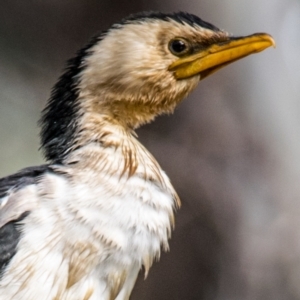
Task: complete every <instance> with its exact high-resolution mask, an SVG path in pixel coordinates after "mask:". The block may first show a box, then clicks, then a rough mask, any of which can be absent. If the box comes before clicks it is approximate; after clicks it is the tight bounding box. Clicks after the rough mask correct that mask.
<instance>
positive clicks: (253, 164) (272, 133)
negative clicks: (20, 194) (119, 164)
mask: <svg viewBox="0 0 300 300" xmlns="http://www.w3.org/2000/svg"><path fill="white" fill-rule="evenodd" d="M141 10H160V11H163V12H173V11H178V10H184V11H187V12H191V13H194V14H197V15H198V16H200V17H201V18H203V19H204V20H206V21H209V22H211V23H213V24H215V25H217V26H218V27H220V28H224V29H226V30H227V31H229V32H231V33H234V34H236V35H246V34H251V33H254V32H262V31H264V32H268V33H270V34H272V35H273V36H274V38H275V40H276V42H277V48H276V49H275V50H274V49H271V48H270V49H268V50H266V51H264V52H263V53H260V54H258V55H254V56H250V57H248V58H246V59H244V60H242V61H239V62H237V63H235V64H233V65H230V66H229V67H227V68H225V69H222V70H221V71H219V72H218V73H216V74H215V75H213V76H212V77H209V78H208V79H205V80H204V81H202V82H201V83H200V85H199V87H198V88H197V90H196V91H195V92H194V93H193V94H192V95H191V96H190V97H189V99H187V100H186V101H184V102H183V103H182V104H181V105H180V107H179V108H178V109H177V111H176V113H175V114H174V115H173V116H168V117H160V118H158V119H157V120H156V122H155V123H153V124H150V125H148V126H145V127H144V128H142V129H140V130H139V131H138V134H139V137H140V140H141V141H142V142H143V143H144V144H145V145H146V147H147V148H148V149H149V150H150V151H151V152H152V153H153V154H154V156H155V157H156V158H157V160H158V161H159V163H160V164H161V165H162V167H163V168H164V169H165V170H166V172H167V174H168V175H169V176H170V178H171V180H172V182H173V184H174V186H175V188H176V189H177V191H178V193H179V195H180V197H181V200H182V208H181V210H180V211H179V212H178V214H177V222H176V230H175V232H174V234H173V237H172V240H171V252H170V253H167V254H163V255H162V257H161V261H160V263H158V264H155V265H154V266H153V268H152V269H151V271H150V274H149V276H148V278H147V280H146V281H144V278H143V274H141V276H140V278H139V280H138V284H137V286H136V288H135V290H134V293H133V295H132V299H133V300H138V299H144V300H150V299H151V300H153V299H156V300H166V299H173V300H177V299H178V300H179V299H180V300H183V299H184V300H194V299H195V300H200V299H205V300H206V299H216V300H227V299H228V300H229V299H230V300H235V299H236V300H240V299H246V300H248V299H249V300H253V299H261V300H265V299H272V300H277V299H280V300H282V299H288V300H292V299H300V284H299V278H300V159H299V157H300V155H299V154H300V99H299V95H300V71H299V70H300V58H299V56H300V36H299V32H300V1H299V0H285V1H282V0H264V1H260V0H244V1H240V0H197V1H196V0H187V1H180V0H165V1H155V0H154V1H143V0H140V1H139V0H131V1H120V0H72V1H70V0H64V1H55V0H43V1H40V0H27V1H15V0H2V1H1V8H0V175H1V176H5V175H8V174H10V173H13V172H15V171H17V170H19V169H21V168H23V167H26V166H30V165H37V164H40V163H42V162H43V158H42V156H41V153H40V152H38V148H39V137H38V134H39V129H38V127H37V120H38V119H39V117H40V111H41V109H42V108H43V107H44V105H45V102H46V100H47V99H48V98H49V95H50V90H51V87H52V86H53V84H54V83H55V81H56V80H57V78H58V76H59V75H60V74H61V71H62V69H63V67H64V63H65V61H66V59H68V58H70V57H71V56H73V55H74V53H75V52H76V50H77V49H79V48H80V47H81V46H83V45H84V44H85V43H86V42H87V41H88V39H89V38H90V37H91V36H93V35H94V34H95V33H97V32H99V31H101V30H104V29H107V28H108V27H109V26H110V25H111V24H113V23H114V22H117V21H119V20H120V19H121V18H123V17H124V16H126V15H128V14H130V13H134V12H138V11H141Z"/></svg>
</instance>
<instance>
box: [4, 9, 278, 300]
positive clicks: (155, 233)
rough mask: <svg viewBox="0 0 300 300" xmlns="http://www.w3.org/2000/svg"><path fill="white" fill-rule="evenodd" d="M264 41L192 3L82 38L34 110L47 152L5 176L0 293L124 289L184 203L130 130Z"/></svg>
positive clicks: (153, 255)
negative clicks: (40, 161)
mask: <svg viewBox="0 0 300 300" xmlns="http://www.w3.org/2000/svg"><path fill="white" fill-rule="evenodd" d="M270 46H275V42H274V40H273V38H272V37H271V36H270V35H269V34H266V33H256V34H252V35H248V36H239V37H236V36H232V35H231V34H229V33H227V32H226V31H224V30H221V29H219V28H217V27H216V26H214V25H212V24H210V23H208V22H206V21H204V20H202V19H200V18H199V17H198V16H195V15H193V14H189V13H186V12H176V13H161V12H153V11H151V12H141V13H137V14H133V15H130V16H128V17H127V18H124V19H123V20H121V21H120V22H118V23H115V24H113V25H112V26H111V27H110V28H109V29H108V30H106V31H103V32H101V33H99V34H97V35H96V36H95V37H94V38H92V39H91V41H90V42H89V43H88V44H87V45H86V46H85V47H84V48H82V49H81V50H79V51H78V52H77V54H76V55H75V56H74V58H72V59H70V60H69V61H68V63H67V67H66V69H65V70H64V71H63V73H62V75H61V76H60V78H59V79H58V81H57V83H56V84H55V85H54V87H53V90H52V93H51V96H50V98H49V100H48V102H47V104H46V107H45V109H44V110H43V112H42V116H41V119H40V121H39V125H40V127H41V135H40V136H41V148H42V150H43V153H44V156H45V160H46V163H45V164H44V165H40V166H35V167H28V168H25V169H23V170H21V171H19V172H17V173H15V174H13V175H10V176H7V177H4V178H2V179H1V180H0V299H1V300H4V299H5V300H10V299H11V300H21V299H22V300H33V299H40V300H52V299H57V300H88V299H89V300H96V299H97V300H114V299H115V300H128V299H129V298H130V295H131V293H132V289H133V287H134V285H135V282H136V279H137V276H138V274H139V272H140V271H141V270H143V271H144V273H145V276H147V275H148V272H149V269H150V267H151V266H152V263H153V262H154V261H155V260H158V259H159V257H160V254H161V251H168V250H169V244H168V243H169V239H170V237H171V232H172V230H173V228H174V215H175V213H176V211H177V210H178V209H179V207H180V199H179V197H178V195H177V193H176V191H175V189H174V188H173V186H172V184H171V182H170V179H169V178H168V176H167V175H166V173H165V172H164V171H163V170H162V169H161V167H160V165H159V164H158V162H157V161H156V160H155V158H154V157H153V156H152V155H151V154H150V152H149V151H148V150H147V149H146V148H145V147H144V146H143V145H142V144H141V143H140V142H139V140H138V137H137V135H136V131H135V130H136V129H137V128H139V127H140V126H142V125H143V124H146V123H149V122H151V121H152V120H154V119H155V117H157V116H159V115H162V114H170V113H173V111H174V109H175V107H176V106H177V105H178V104H179V103H180V102H181V101H182V100H183V99H184V98H186V97H187V96H188V95H189V94H190V92H191V91H192V90H194V89H195V88H196V86H197V85H198V83H199V82H200V81H201V80H203V79H204V78H206V77H207V76H209V75H211V74H212V73H214V72H215V71H217V70H219V69H221V68H223V67H224V66H226V65H228V64H230V63H232V62H234V61H236V60H239V59H241V58H243V57H245V56H248V55H250V54H253V53H257V52H260V51H263V50H264V49H266V48H268V47H270ZM170 276H172V275H170Z"/></svg>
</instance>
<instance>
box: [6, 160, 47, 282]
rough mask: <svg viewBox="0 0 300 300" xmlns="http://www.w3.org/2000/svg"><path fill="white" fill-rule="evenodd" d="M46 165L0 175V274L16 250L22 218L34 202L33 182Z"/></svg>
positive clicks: (44, 169) (20, 232)
mask: <svg viewBox="0 0 300 300" xmlns="http://www.w3.org/2000/svg"><path fill="white" fill-rule="evenodd" d="M49 169H50V167H49V166H48V165H42V166H38V167H30V168H26V169H24V170H21V171H19V172H18V173H16V174H13V175H11V176H8V177H5V178H2V179H0V277H1V274H2V273H3V271H4V269H5V267H6V265H7V264H8V263H9V262H10V260H11V259H12V257H13V256H14V254H15V253H16V248H17V245H18V242H19V240H20V237H21V234H22V221H23V220H24V219H25V218H26V217H27V216H28V215H29V214H30V211H31V210H32V209H33V208H34V207H35V205H36V203H37V200H36V197H35V196H33V193H34V195H36V184H37V183H38V181H39V180H40V178H41V177H42V176H43V175H44V174H45V173H46V172H47V171H48V170H49Z"/></svg>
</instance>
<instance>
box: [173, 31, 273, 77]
mask: <svg viewBox="0 0 300 300" xmlns="http://www.w3.org/2000/svg"><path fill="white" fill-rule="evenodd" d="M270 46H274V47H275V41H274V40H273V38H272V37H271V36H270V35H269V34H266V33H255V34H252V35H249V36H245V37H230V38H229V39H228V41H225V42H224V41H222V42H220V43H218V42H216V43H214V44H212V45H211V46H209V48H207V49H205V50H204V51H200V52H198V53H196V54H192V55H190V56H188V57H184V58H179V59H178V60H176V61H175V62H174V63H172V64H171V65H170V67H169V70H170V71H173V72H174V75H175V77H176V78H177V79H185V78H189V77H191V76H195V75H200V80H202V79H203V78H205V77H207V76H208V75H210V74H212V73H214V72H215V71H217V70H219V69H221V68H222V67H224V66H226V65H228V64H230V63H232V62H234V61H236V60H238V59H241V58H243V57H245V56H248V55H250V54H253V53H257V52H260V51H263V50H264V49H266V48H268V47H270Z"/></svg>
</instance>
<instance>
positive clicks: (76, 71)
mask: <svg viewBox="0 0 300 300" xmlns="http://www.w3.org/2000/svg"><path fill="white" fill-rule="evenodd" d="M271 45H274V41H273V39H272V38H271V37H270V36H269V35H267V34H254V35H251V36H247V37H231V36H230V35H229V34H228V33H227V32H225V31H222V30H220V29H218V28H217V27H215V26H213V25H211V24H209V23H207V22H205V21H203V20H201V19H200V18H198V17H197V16H194V15H191V14H187V13H181V12H180V13H175V14H162V13H142V14H137V15H133V16H130V17H128V18H126V19H124V20H123V21H121V22H120V23H118V24H115V25H113V26H112V27H111V28H110V29H109V30H108V31H106V32H105V33H102V34H101V35H99V36H98V37H96V38H95V39H94V40H93V41H92V42H91V43H90V44H89V45H88V46H87V47H86V48H84V49H83V50H81V51H80V52H79V54H78V56H77V57H76V58H74V59H73V60H71V61H70V67H69V69H68V70H67V72H66V73H65V74H64V75H63V76H62V77H61V79H60V81H59V82H58V83H57V85H56V86H55V87H54V91H53V94H52V99H51V100H50V102H49V104H48V107H47V108H46V110H45V114H44V117H43V119H42V122H43V123H44V130H43V133H42V139H44V141H43V144H44V145H47V144H49V143H51V136H52V137H53V134H51V132H53V128H55V126H57V125H55V124H54V120H53V119H56V120H58V119H59V118H61V120H58V121H59V122H57V124H59V123H60V122H61V121H63V120H62V118H64V117H66V118H67V119H69V121H70V120H71V121H72V120H73V119H75V118H74V115H77V116H78V115H81V116H82V115H86V116H89V117H92V116H94V117H95V116H97V115H98V116H100V115H101V116H104V115H105V116H106V117H107V118H110V119H111V120H113V122H116V123H120V124H122V126H124V127H125V128H126V127H127V128H130V129H132V128H137V127H138V126H140V125H141V124H143V123H146V122H149V121H151V120H152V119H153V118H154V117H155V116H157V115H159V114H163V113H170V112H172V111H173V110H174V108H175V107H176V105H177V104H178V103H179V102H180V101H181V100H182V99H183V98H184V97H185V96H187V95H188V94H189V93H190V92H191V91H192V90H193V89H194V88H195V87H196V86H197V84H198V82H199V80H202V79H203V78H205V77H207V76H208V75H210V74H211V73H213V72H215V71H216V70H218V69H220V68H221V67H223V66H225V65H227V64H229V63H231V62H233V61H236V60H238V59H240V58H242V57H245V56H247V55H249V54H252V53H255V52H259V51H262V50H264V49H265V48H267V47H269V46H271ZM66 109H67V110H70V109H71V110H70V112H68V113H66V112H63V110H66ZM95 118H97V117H95ZM50 121H52V124H51V122H50ZM69 121H66V122H65V124H64V126H63V129H64V130H67V131H70V130H73V129H74V127H78V126H79V127H80V126H81V125H80V122H79V121H78V120H77V123H76V124H75V123H74V122H73V121H74V120H73V121H72V122H73V123H72V122H71V123H72V124H70V122H69ZM83 123H85V124H86V123H88V122H87V119H85V121H84V122H83ZM81 124H82V122H81ZM83 126H85V125H83ZM52 142H53V139H52ZM54 142H55V141H54ZM55 143H57V141H56V142H55ZM46 155H47V153H46Z"/></svg>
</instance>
